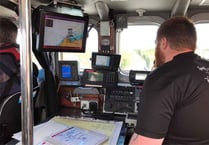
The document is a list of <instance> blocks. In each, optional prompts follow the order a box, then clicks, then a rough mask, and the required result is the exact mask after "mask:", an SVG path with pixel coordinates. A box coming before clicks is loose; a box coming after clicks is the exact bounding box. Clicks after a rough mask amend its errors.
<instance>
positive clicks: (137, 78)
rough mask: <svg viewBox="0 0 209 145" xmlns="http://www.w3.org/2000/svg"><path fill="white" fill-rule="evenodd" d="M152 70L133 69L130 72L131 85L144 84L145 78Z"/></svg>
mask: <svg viewBox="0 0 209 145" xmlns="http://www.w3.org/2000/svg"><path fill="white" fill-rule="evenodd" d="M149 73H150V71H137V70H131V71H130V72H129V81H130V84H131V85H138V86H143V84H144V81H145V79H146V78H147V76H148V75H149Z"/></svg>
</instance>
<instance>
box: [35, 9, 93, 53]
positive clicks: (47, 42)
mask: <svg viewBox="0 0 209 145" xmlns="http://www.w3.org/2000/svg"><path fill="white" fill-rule="evenodd" d="M88 20H89V19H88V15H84V16H83V17H81V16H72V15H68V14H62V13H56V12H49V11H41V12H40V30H39V32H40V34H39V50H41V51H55V52H56V51H58V52H85V46H86V39H87V36H88V35H87V33H88V32H87V28H88Z"/></svg>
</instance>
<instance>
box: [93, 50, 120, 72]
mask: <svg viewBox="0 0 209 145" xmlns="http://www.w3.org/2000/svg"><path fill="white" fill-rule="evenodd" d="M98 56H104V57H108V59H109V65H108V66H107V65H97V57H98ZM120 59H121V55H119V54H107V53H98V52H92V57H91V64H92V68H93V69H95V70H110V71H117V70H118V68H119V65H120Z"/></svg>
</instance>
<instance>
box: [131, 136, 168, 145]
mask: <svg viewBox="0 0 209 145" xmlns="http://www.w3.org/2000/svg"><path fill="white" fill-rule="evenodd" d="M163 139H164V138H161V139H154V138H150V137H145V136H142V135H138V134H136V133H134V134H133V135H132V137H131V140H130V142H129V145H162V142H163Z"/></svg>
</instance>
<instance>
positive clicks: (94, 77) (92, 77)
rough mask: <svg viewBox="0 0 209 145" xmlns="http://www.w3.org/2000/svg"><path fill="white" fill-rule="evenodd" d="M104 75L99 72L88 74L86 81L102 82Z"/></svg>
mask: <svg viewBox="0 0 209 145" xmlns="http://www.w3.org/2000/svg"><path fill="white" fill-rule="evenodd" d="M103 77H104V74H103V73H99V72H88V81H91V82H101V81H103Z"/></svg>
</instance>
